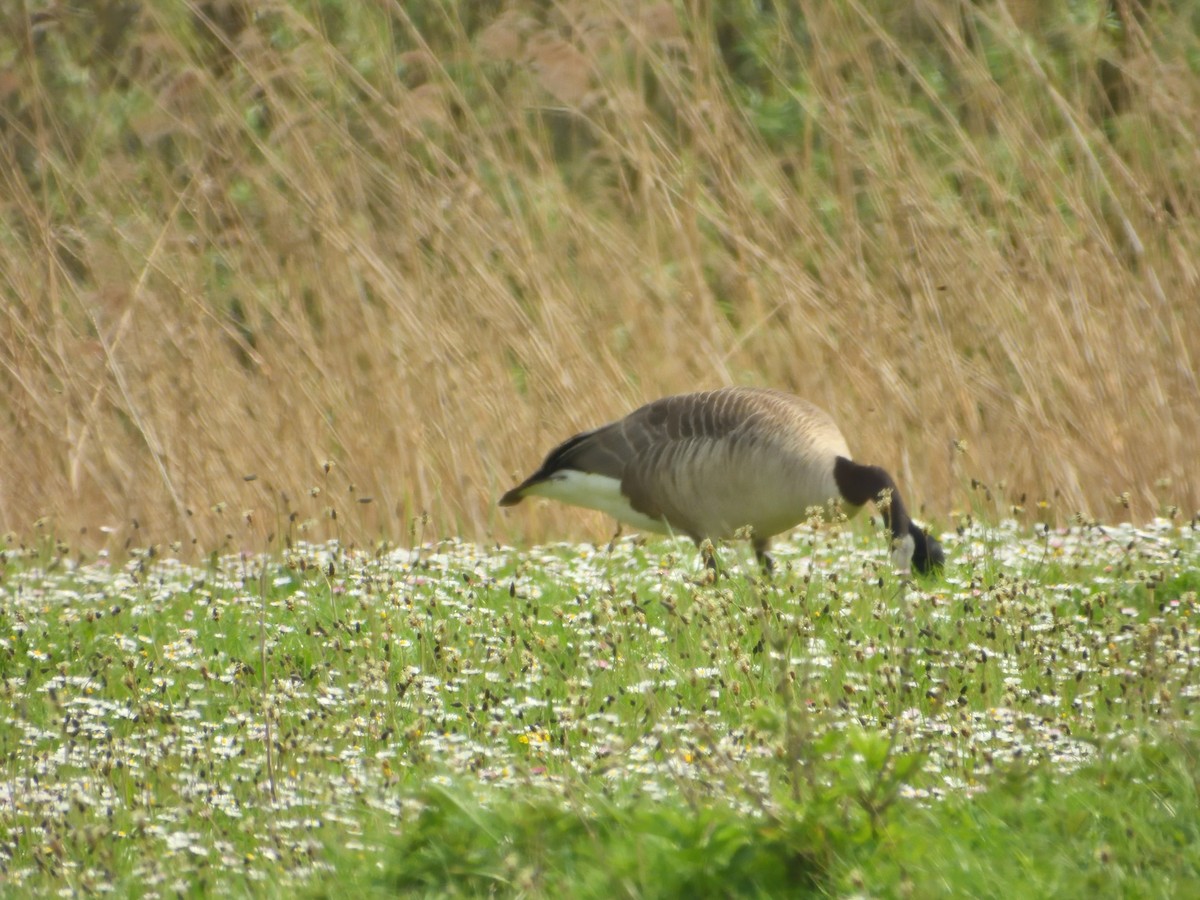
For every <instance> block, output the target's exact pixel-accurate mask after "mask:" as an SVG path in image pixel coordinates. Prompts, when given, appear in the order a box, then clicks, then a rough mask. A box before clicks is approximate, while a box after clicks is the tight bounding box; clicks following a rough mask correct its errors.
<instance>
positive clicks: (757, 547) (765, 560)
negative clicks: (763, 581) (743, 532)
mask: <svg viewBox="0 0 1200 900" xmlns="http://www.w3.org/2000/svg"><path fill="white" fill-rule="evenodd" d="M770 546H771V540H770V538H755V540H754V558H755V559H757V560H758V564H759V565H760V566H762V568H763V572H765V573H766V574H768V575H770V574H771V573H773V572H774V571H775V558H774V557H773V556H771V554H770V553H768V552H767V548H768V547H770Z"/></svg>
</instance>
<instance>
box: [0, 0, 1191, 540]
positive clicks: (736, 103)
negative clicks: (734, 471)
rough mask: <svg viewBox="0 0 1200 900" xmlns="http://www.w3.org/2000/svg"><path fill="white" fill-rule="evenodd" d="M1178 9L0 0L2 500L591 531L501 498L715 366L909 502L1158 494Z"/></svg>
mask: <svg viewBox="0 0 1200 900" xmlns="http://www.w3.org/2000/svg"><path fill="white" fill-rule="evenodd" d="M1198 35H1200V3H1196V2H1191V0H1178V2H1168V0H1092V2H1085V0H1075V2H1053V3H1042V2H1036V0H1010V2H990V0H980V2H965V0H923V2H919V3H912V2H908V0H904V2H899V0H878V2H867V0H848V2H845V3H824V2H800V3H771V2H765V0H764V2H749V0H731V2H726V3H715V2H703V0H688V2H680V3H657V4H655V3H635V2H625V0H602V2H586V3H585V2H578V3H576V2H562V3H552V2H526V3H522V2H514V3H510V4H501V3H496V2H491V3H489V2H481V3H471V4H446V3H440V2H432V0H429V2H394V0H393V2H386V0H384V2H378V3H361V4H360V3H346V2H342V0H310V2H299V0H295V2H284V0H275V2H270V0H268V2H263V3H253V4H250V3H242V2H238V0H193V2H188V3H184V4H165V3H163V4H159V3H137V2H131V0H96V2H95V3H89V4H66V3H60V2H57V0H54V2H39V3H32V2H17V3H8V4H4V5H3V6H2V7H0V454H2V458H3V460H4V474H3V477H2V478H0V525H2V526H3V527H6V528H11V529H15V530H18V531H25V530H27V529H29V528H31V527H32V526H33V525H34V524H35V523H37V522H39V521H40V522H42V523H43V524H48V525H49V526H52V527H53V529H54V531H55V533H56V534H59V535H65V536H67V537H68V539H70V540H72V541H76V540H78V541H80V542H82V543H85V544H89V545H97V544H101V543H108V544H111V545H119V544H121V543H123V542H127V541H136V542H139V543H145V542H147V541H151V540H162V541H166V540H171V539H178V540H183V541H186V540H188V539H194V540H198V541H200V542H201V544H202V546H204V547H206V548H210V547H212V546H214V545H215V544H214V542H219V541H220V540H222V539H225V536H226V535H230V536H232V535H235V534H240V533H241V532H240V531H239V529H240V528H243V527H245V526H246V525H249V527H251V528H252V529H254V530H255V534H256V535H258V536H259V537H261V536H262V534H266V533H279V532H280V531H281V529H282V528H283V527H285V526H286V525H287V524H288V522H287V520H288V519H291V522H290V525H291V527H293V528H294V529H296V530H297V531H307V532H308V533H311V534H316V533H318V532H320V533H322V534H324V533H330V532H332V533H336V534H341V535H343V536H346V535H349V536H356V535H362V536H373V535H376V534H378V533H380V532H384V533H387V534H389V535H391V536H401V537H402V536H403V535H404V534H406V533H407V532H408V529H409V527H410V522H412V521H413V520H414V518H416V517H419V516H420V514H421V513H423V512H428V513H429V515H430V517H431V518H432V522H431V523H430V524H429V525H428V526H418V527H428V528H429V529H431V530H432V531H434V532H436V533H439V534H445V533H459V534H463V535H467V536H471V537H476V538H482V537H485V536H492V535H495V536H497V537H504V538H513V537H524V538H528V539H534V538H540V537H544V536H546V535H550V534H554V535H561V534H566V533H569V531H570V530H571V528H572V526H573V525H574V526H575V531H574V533H576V534H580V533H591V534H601V533H603V531H602V530H606V529H607V528H608V525H607V523H604V522H602V521H601V520H600V519H599V518H596V519H594V520H588V521H587V522H586V523H585V525H584V526H583V527H584V528H586V529H590V531H582V532H581V531H580V527H579V526H578V525H577V524H576V523H579V522H580V521H581V517H580V515H579V514H578V513H575V512H571V511H566V510H555V509H551V508H549V507H538V508H536V513H535V514H531V513H530V512H528V511H525V510H522V511H519V512H517V513H515V514H514V515H512V516H511V517H506V518H501V517H499V515H498V513H497V512H496V511H495V509H494V500H495V498H496V496H497V495H498V493H499V492H500V491H501V490H502V489H503V488H505V487H507V486H509V484H510V482H511V481H512V480H513V479H514V478H515V477H517V476H518V475H521V474H524V473H525V470H527V469H528V468H529V467H530V466H531V465H533V464H535V463H536V462H537V461H538V460H539V458H540V456H541V454H542V453H543V452H544V451H545V450H546V449H547V448H548V447H549V446H550V445H552V444H553V443H554V442H556V441H557V440H559V439H561V438H563V437H565V436H566V435H568V434H570V433H571V432H572V431H573V430H575V429H578V428H582V427H585V426H588V425H592V424H596V423H598V422H600V421H604V420H606V419H608V418H610V417H613V416H615V415H618V414H620V413H622V412H623V411H625V410H627V409H628V408H630V407H631V406H633V405H635V404H636V403H638V402H640V401H643V400H646V399H649V398H652V397H655V396H657V395H660V394H663V393H666V392H671V391H681V390H688V389H693V388H699V387H709V386H715V385H720V384H732V383H738V384H764V385H772V386H778V387H782V388H787V389H791V390H794V391H797V392H799V393H801V394H804V395H806V396H808V397H810V398H811V399H813V400H814V401H816V402H818V403H820V404H822V405H824V406H826V407H828V408H829V409H831V410H832V411H833V412H834V413H835V415H836V416H837V417H838V418H839V420H840V421H841V422H842V423H843V425H844V427H845V430H846V431H847V433H848V437H849V439H850V442H851V445H852V446H854V447H855V448H858V450H859V452H860V454H861V455H862V456H863V457H864V458H868V459H870V460H871V461H875V462H879V463H881V464H884V465H886V466H888V467H889V468H892V469H893V470H894V471H895V473H896V474H897V475H898V477H899V478H900V479H901V481H902V483H903V484H904V485H905V486H906V488H907V490H908V492H909V494H910V495H911V497H912V499H913V501H914V505H915V506H916V507H917V508H918V509H921V508H924V509H925V510H926V512H927V514H928V515H930V516H932V517H934V518H939V517H945V516H946V515H947V514H948V513H949V512H950V511H951V510H952V509H955V508H960V509H961V508H966V506H967V505H968V504H969V502H970V498H971V496H973V495H971V494H970V493H969V483H970V479H971V478H978V479H979V480H981V481H983V482H986V483H987V484H988V485H989V486H990V487H991V488H992V491H991V492H989V493H991V495H992V497H993V500H994V501H995V502H997V503H1002V504H1003V505H1009V504H1018V505H1019V504H1021V503H1022V500H1023V501H1024V506H1026V507H1027V508H1028V509H1029V510H1030V514H1031V515H1032V514H1037V515H1039V516H1043V517H1049V518H1057V517H1062V516H1065V515H1067V514H1070V513H1073V512H1075V511H1088V512H1091V513H1093V514H1095V515H1099V516H1102V517H1111V516H1113V515H1118V516H1121V515H1124V514H1125V513H1124V512H1123V510H1122V509H1121V508H1120V506H1119V505H1114V504H1115V503H1116V499H1115V498H1118V497H1120V496H1121V495H1122V494H1125V495H1126V496H1125V497H1124V498H1123V500H1122V501H1121V502H1122V503H1124V504H1126V505H1128V506H1130V508H1131V509H1132V510H1133V516H1134V517H1135V518H1139V519H1143V520H1144V519H1145V518H1146V517H1148V516H1149V515H1150V514H1152V513H1155V512H1158V511H1159V509H1160V508H1161V507H1162V505H1163V504H1164V503H1168V502H1169V503H1175V504H1178V505H1181V506H1183V507H1184V508H1185V510H1187V511H1188V512H1190V511H1191V510H1193V509H1195V508H1196V507H1197V506H1200V481H1198V480H1197V478H1196V474H1195V471H1196V470H1195V465H1194V461H1195V457H1196V450H1197V446H1198V445H1200V402H1197V373H1196V368H1195V364H1194V360H1195V357H1196V354H1197V353H1198V352H1200V347H1198V346H1197V343H1198V341H1200V337H1198V335H1200V304H1198V303H1197V302H1196V298H1197V295H1198V289H1200V271H1198V264H1197V260H1200V216H1198V212H1200V182H1198V181H1197V179H1196V178H1195V173H1196V171H1197V168H1198V164H1200V144H1198V143H1197V140H1196V135H1197V134H1200V77H1198V76H1200V37H1198ZM955 441H965V447H966V449H967V453H966V455H962V454H956V453H955V452H954V450H953V446H954V442H955ZM1002 483H1003V484H1004V485H1006V490H1005V491H1004V492H1003V498H1002V497H1001V491H1000V490H999V488H1000V486H1001V484H1002ZM368 501H369V502H368ZM1039 501H1040V503H1039ZM239 521H240V523H241V524H238V523H239ZM231 523H233V524H231ZM235 524H236V525H237V527H236V528H235V527H234V525H235ZM84 529H88V530H86V531H84ZM134 532H139V533H137V534H135V533H134ZM259 532H261V533H262V534H259ZM76 536H78V537H76ZM228 539H229V540H235V538H233V537H230V538H228Z"/></svg>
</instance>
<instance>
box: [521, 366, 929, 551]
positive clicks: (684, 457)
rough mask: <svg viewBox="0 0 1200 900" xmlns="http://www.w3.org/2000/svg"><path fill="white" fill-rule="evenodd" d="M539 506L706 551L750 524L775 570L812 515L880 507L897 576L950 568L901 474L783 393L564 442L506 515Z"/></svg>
mask: <svg viewBox="0 0 1200 900" xmlns="http://www.w3.org/2000/svg"><path fill="white" fill-rule="evenodd" d="M528 496H539V497H549V498H551V499H553V500H561V501H563V502H564V503H570V504H573V505H575V506H583V507H586V508H588V509H595V510H599V511H601V512H605V513H608V514H609V515H611V516H614V517H615V518H616V519H617V520H618V521H620V522H624V523H626V524H628V525H631V526H633V527H634V528H638V529H642V530H645V531H655V532H660V533H667V534H685V535H687V536H688V537H690V538H692V540H694V541H695V542H696V543H697V544H700V543H702V542H703V541H704V540H705V539H709V540H712V541H716V540H719V539H721V538H728V537H733V536H734V533H735V532H737V531H739V530H740V529H742V528H745V527H746V526H749V528H750V529H751V537H752V540H753V543H754V554H755V556H756V557H757V558H758V561H759V563H760V564H761V565H762V566H763V568H764V569H766V570H767V571H770V570H771V567H772V560H771V557H770V555H769V554H768V553H767V549H768V546H769V543H770V539H771V538H772V537H773V536H774V535H776V534H779V533H780V532H783V531H788V530H789V529H791V528H793V527H795V526H796V525H798V524H799V523H800V522H802V521H804V519H805V518H806V517H807V515H808V510H809V509H810V508H812V507H822V508H824V509H826V510H828V509H829V508H830V507H831V506H832V505H833V504H834V503H837V502H840V503H841V504H842V507H843V509H844V510H845V512H846V514H847V515H851V516H852V515H854V514H855V513H856V512H858V510H859V508H860V507H861V506H863V505H864V504H865V503H866V502H867V501H872V502H874V503H876V504H878V505H879V507H880V509H881V511H882V513H883V517H884V520H885V521H886V523H887V525H888V527H889V528H890V530H891V533H892V561H893V563H894V564H895V565H896V567H897V568H903V569H907V568H908V567H909V565H910V564H911V565H912V566H914V567H915V568H916V570H917V571H918V572H920V573H922V574H924V573H927V572H929V571H931V570H933V569H935V568H938V567H940V566H941V565H942V564H943V562H944V561H945V555H944V554H943V552H942V547H941V544H939V543H938V542H937V541H936V540H935V539H934V538H933V537H931V536H930V535H928V534H926V533H925V532H924V531H922V530H921V529H920V528H918V527H917V526H916V525H915V524H914V523H913V521H912V519H910V518H909V516H908V510H907V509H906V508H905V506H904V501H903V500H902V499H901V498H900V492H899V491H898V490H896V482H895V481H893V480H892V476H890V475H889V474H888V473H887V472H885V471H884V470H883V469H881V468H879V467H878V466H864V465H860V464H859V463H856V462H854V461H853V460H852V459H851V458H850V450H849V448H848V447H847V446H846V439H845V438H844V437H842V433H841V431H839V430H838V427H837V425H835V424H834V422H833V419H831V418H830V417H829V414H828V413H826V412H825V411H824V410H821V409H818V408H817V407H815V406H813V405H812V404H811V403H808V402H807V401H805V400H801V399H800V398H799V397H795V396H792V395H791V394H785V393H783V392H781V391H773V390H766V389H761V388H744V387H739V388H722V389H720V390H715V391H705V392H703V393H695V394H679V395H677V396H674V397H664V398H663V399H661V400H655V401H654V402H653V403H648V404H646V405H645V406H643V407H641V408H640V409H637V410H634V411H633V412H632V413H630V414H629V415H627V416H626V417H625V418H623V419H619V420H617V421H616V422H611V423H609V424H608V425H602V426H600V427H599V428H596V429H593V430H592V431H585V432H583V433H582V434H577V435H575V436H574V437H573V438H570V439H569V440H567V441H565V442H564V443H562V444H560V445H559V446H558V447H556V448H555V449H554V450H552V451H550V455H549V456H547V457H546V459H545V461H544V462H543V463H542V465H541V468H539V469H538V470H537V471H536V472H534V473H533V474H532V475H530V476H529V477H528V478H526V479H525V480H524V481H522V482H521V483H520V484H519V485H517V486H516V487H515V488H513V489H512V490H511V491H509V492H508V493H506V494H505V495H504V496H503V497H501V498H500V505H501V506H513V505H515V504H517V503H520V502H521V501H522V500H523V499H525V498H526V497H528Z"/></svg>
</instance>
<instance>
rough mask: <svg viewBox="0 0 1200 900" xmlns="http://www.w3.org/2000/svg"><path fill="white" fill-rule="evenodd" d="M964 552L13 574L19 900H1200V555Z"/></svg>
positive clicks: (9, 782)
mask: <svg viewBox="0 0 1200 900" xmlns="http://www.w3.org/2000/svg"><path fill="white" fill-rule="evenodd" d="M944 537H945V540H946V544H947V550H948V551H949V552H950V554H951V558H952V559H953V560H954V562H953V563H952V564H951V565H950V566H949V567H948V569H947V570H946V572H945V573H944V575H943V577H940V578H937V579H930V580H926V581H916V582H910V581H907V580H905V579H902V578H899V577H897V576H895V575H894V574H892V573H891V572H890V571H889V569H888V567H887V566H886V564H885V562H884V560H885V559H886V550H885V548H884V546H883V541H882V540H881V536H880V533H879V531H878V528H877V527H876V528H872V527H870V526H869V525H868V523H866V522H865V521H864V522H863V523H862V524H860V525H858V526H857V527H853V528H851V527H844V526H833V527H829V528H825V529H811V528H803V529H801V530H799V531H798V532H797V534H796V536H795V539H794V540H793V541H791V542H789V543H788V544H786V545H783V546H781V547H780V548H779V553H778V560H779V563H780V570H779V571H778V573H777V574H776V576H775V577H774V578H773V579H772V580H770V581H762V580H760V579H759V578H758V577H757V576H756V575H755V574H754V572H755V566H754V563H753V559H752V556H751V554H750V552H749V550H748V548H746V547H744V546H743V547H730V548H727V549H726V550H725V551H724V554H725V561H726V563H727V566H728V569H729V572H728V575H727V577H722V578H720V579H716V580H714V579H713V578H712V576H711V573H709V572H708V570H706V569H704V568H703V565H702V563H701V562H700V561H699V559H698V556H697V554H696V553H695V551H694V548H692V547H691V546H690V545H686V544H681V545H674V544H671V543H670V542H666V541H658V542H655V543H651V544H646V543H644V542H642V541H640V540H637V539H629V538H626V539H622V540H619V541H617V542H615V543H613V544H612V545H605V544H600V545H596V546H593V545H589V544H583V545H552V546H547V547H543V548H541V549H538V550H517V549H514V548H511V547H506V546H495V547H492V548H488V549H483V548H480V547H479V546H477V545H474V544H470V543H462V542H457V541H449V542H441V543H437V544H429V545H426V546H423V547H420V548H414V549H389V548H386V547H379V548H376V550H375V551H374V552H365V551H361V550H359V551H355V550H347V549H344V548H341V547H339V546H337V545H334V544H324V545H297V546H296V547H294V548H293V549H292V550H290V551H288V552H286V553H284V554H282V555H279V554H271V555H266V556H264V555H258V556H254V555H249V554H242V555H240V556H229V557H215V556H214V557H212V558H211V559H208V560H205V561H202V562H199V563H192V564H184V563H181V562H179V561H178V560H176V559H173V558H169V557H161V556H155V555H152V554H148V553H139V554H135V556H134V557H133V558H132V559H130V560H129V562H128V563H125V564H121V565H118V564H112V563H109V562H107V561H98V562H92V563H88V564H85V565H78V564H77V563H76V562H74V561H73V560H72V559H70V558H69V557H63V556H60V555H59V554H58V552H57V551H56V550H55V548H54V547H53V545H45V546H43V547H40V548H37V547H32V548H26V549H25V550H22V549H20V548H17V547H10V548H8V550H7V552H6V554H5V559H4V563H3V570H2V575H3V581H2V590H3V605H2V607H0V609H2V610H3V612H2V613H0V615H2V618H0V688H2V689H3V691H4V713H3V716H2V717H0V751H2V753H0V759H2V760H3V762H2V763H0V823H2V832H0V886H2V887H3V888H4V890H6V891H7V892H11V893H14V894H18V893H19V894H36V895H38V896H52V895H55V894H60V895H61V894H66V895H76V894H95V893H116V894H117V895H118V896H166V895H180V894H182V895H189V896H192V895H202V894H209V893H212V894H218V893H223V892H227V891H232V892H234V893H243V892H251V893H254V894H259V895H266V896H294V895H296V894H297V893H299V894H301V895H305V896H331V897H332V896H346V895H347V894H348V893H351V892H356V893H360V894H364V895H368V896H389V895H394V894H395V893H401V894H405V895H407V894H416V895H429V896H447V895H450V896H458V895H461V896H482V895H488V894H498V895H502V896H514V895H515V896H532V897H539V896H551V895H559V896H562V895H567V896H573V897H575V896H579V897H597V898H599V897H613V896H630V897H684V896H755V895H759V896H795V895H796V894H797V893H798V892H807V891H811V892H815V893H832V894H843V895H844V894H847V893H857V894H860V895H863V896H895V895H906V896H922V897H932V896H947V897H961V896H996V897H1001V896H1011V891H1012V889H1013V886H1014V885H1021V886H1022V890H1023V896H1046V897H1050V896H1078V895H1084V894H1086V895H1088V896H1100V897H1103V896H1113V897H1122V896H1146V897H1151V896H1161V897H1171V896H1176V897H1178V896H1190V895H1192V894H1194V893H1195V892H1196V891H1197V890H1198V889H1200V802H1198V801H1200V796H1198V793H1197V791H1198V783H1197V773H1198V772H1200V730H1197V726H1196V717H1195V712H1196V709H1197V705H1198V703H1200V675H1198V673H1197V668H1198V667H1200V630H1198V629H1197V619H1198V617H1200V601H1198V599H1197V588H1198V586H1200V576H1198V575H1197V571H1198V570H1200V527H1198V526H1197V523H1195V522H1193V523H1186V524H1184V525H1182V526H1178V525H1173V524H1172V523H1170V522H1167V521H1165V520H1159V521H1157V522H1155V523H1153V524H1152V525H1150V526H1149V527H1147V528H1141V529H1135V528H1132V527H1128V526H1124V527H1102V526H1099V525H1096V524H1095V523H1086V524H1081V525H1077V526H1074V527H1072V528H1070V529H1061V530H1046V529H1039V530H1037V531H1035V532H1028V531H1023V530H1020V529H1018V527H1017V526H1016V524H1015V523H1012V522H1009V523H1007V524H1005V525H1002V526H1001V527H999V528H985V527H983V526H980V525H977V524H974V523H971V522H963V523H961V527H960V528H958V529H956V530H954V531H950V532H948V533H947V534H946V535H945V536H944ZM739 551H740V552H739Z"/></svg>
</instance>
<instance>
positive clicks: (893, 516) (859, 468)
mask: <svg viewBox="0 0 1200 900" xmlns="http://www.w3.org/2000/svg"><path fill="white" fill-rule="evenodd" d="M833 480H834V481H835V482H836V483H837V487H838V491H840V492H841V495H842V499H843V500H844V501H845V502H846V503H848V504H850V505H851V506H864V505H865V504H867V503H876V504H878V506H879V509H880V512H882V513H883V520H884V522H886V523H887V526H888V528H889V530H890V531H891V532H892V537H893V538H902V537H904V536H905V535H906V534H909V533H910V532H911V531H912V519H910V518H909V516H908V510H907V509H906V508H905V506H904V501H903V500H901V499H900V491H898V490H897V489H896V482H895V481H893V480H892V476H891V475H889V474H888V473H887V472H886V471H884V470H883V469H881V468H880V467H879V466H864V465H860V464H859V463H856V462H854V461H853V460H850V459H846V457H844V456H839V457H838V458H837V459H836V460H835V461H834V464H833ZM885 492H890V494H889V498H890V499H889V500H888V502H886V503H885V502H883V501H882V499H881V498H882V496H883V494H884V493H885Z"/></svg>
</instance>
